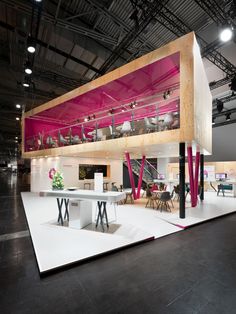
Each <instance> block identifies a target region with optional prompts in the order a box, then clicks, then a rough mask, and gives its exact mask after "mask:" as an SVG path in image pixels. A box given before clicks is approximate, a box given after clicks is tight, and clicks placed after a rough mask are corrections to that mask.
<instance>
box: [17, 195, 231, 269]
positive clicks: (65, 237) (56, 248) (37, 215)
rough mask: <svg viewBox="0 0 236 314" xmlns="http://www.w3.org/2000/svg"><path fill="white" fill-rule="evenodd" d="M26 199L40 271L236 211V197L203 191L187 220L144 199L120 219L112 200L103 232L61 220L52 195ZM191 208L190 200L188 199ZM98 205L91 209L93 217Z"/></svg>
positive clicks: (188, 211) (124, 207)
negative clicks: (202, 201)
mask: <svg viewBox="0 0 236 314" xmlns="http://www.w3.org/2000/svg"><path fill="white" fill-rule="evenodd" d="M22 200H23V204H24V208H25V213H26V217H27V221H28V225H29V229H30V234H31V238H32V242H33V246H34V250H35V254H36V257H37V262H38V266H39V271H40V273H43V272H46V271H50V270H52V269H55V268H58V267H62V266H65V265H68V264H71V263H75V262H78V261H82V260H85V259H87V258H91V257H93V256H98V255H100V254H103V253H106V252H111V251H114V250H116V249H118V248H123V247H126V246H129V245H132V244H135V243H138V242H141V241H145V240H151V239H157V238H159V237H162V236H165V235H168V234H172V233H174V232H179V231H181V230H183V229H184V228H186V227H189V226H191V225H194V224H197V223H200V222H203V221H206V220H209V219H213V218H216V217H219V216H222V215H226V214H229V213H232V212H235V211H236V201H235V198H233V197H217V196H216V193H214V192H207V193H205V201H204V203H203V204H198V206H197V207H195V208H187V209H186V217H187V218H185V219H179V218H178V212H177V211H174V212H173V213H166V212H164V211H163V212H160V211H157V210H153V209H150V208H145V201H143V202H137V203H136V204H135V205H129V204H126V205H119V206H118V207H117V220H116V221H115V211H114V207H113V204H112V205H109V206H108V208H107V211H108V219H109V224H110V227H109V229H108V230H105V232H102V229H101V228H97V229H96V228H95V224H94V223H93V224H91V225H89V226H88V227H86V228H85V229H80V230H79V229H75V228H70V227H67V226H60V225H58V224H57V216H58V208H57V203H56V199H55V198H53V197H39V196H38V194H36V193H30V192H24V193H22ZM187 206H188V203H187ZM95 212H96V206H95V205H94V207H93V219H95Z"/></svg>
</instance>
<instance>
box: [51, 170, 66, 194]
mask: <svg viewBox="0 0 236 314" xmlns="http://www.w3.org/2000/svg"><path fill="white" fill-rule="evenodd" d="M52 188H53V189H54V190H63V189H64V178H63V175H62V173H61V172H60V171H56V172H55V173H54V175H53V178H52Z"/></svg>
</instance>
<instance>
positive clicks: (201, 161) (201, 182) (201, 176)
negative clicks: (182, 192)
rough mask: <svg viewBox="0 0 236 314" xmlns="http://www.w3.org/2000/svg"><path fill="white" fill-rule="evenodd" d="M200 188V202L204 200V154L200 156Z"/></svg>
mask: <svg viewBox="0 0 236 314" xmlns="http://www.w3.org/2000/svg"><path fill="white" fill-rule="evenodd" d="M200 186H201V193H200V200H201V201H203V200H204V154H201V155H200Z"/></svg>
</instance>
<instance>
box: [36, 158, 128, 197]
mask: <svg viewBox="0 0 236 314" xmlns="http://www.w3.org/2000/svg"><path fill="white" fill-rule="evenodd" d="M79 164H91V165H94V164H96V165H100V164H101V165H109V166H110V176H109V177H108V178H107V181H110V182H116V185H117V186H119V185H120V184H122V183H123V161H122V160H120V159H117V160H109V161H107V160H105V161H104V159H98V158H78V157H48V158H34V159H32V160H31V192H39V191H40V190H44V189H50V188H51V185H52V182H51V180H50V179H49V176H48V172H49V170H50V169H51V168H55V169H56V170H59V171H61V172H62V173H63V176H64V184H65V187H69V186H76V187H78V188H84V181H83V180H79Z"/></svg>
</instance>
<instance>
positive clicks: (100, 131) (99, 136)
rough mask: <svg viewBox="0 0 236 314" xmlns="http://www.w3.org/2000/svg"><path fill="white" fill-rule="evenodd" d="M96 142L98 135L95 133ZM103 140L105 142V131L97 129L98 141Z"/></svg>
mask: <svg viewBox="0 0 236 314" xmlns="http://www.w3.org/2000/svg"><path fill="white" fill-rule="evenodd" d="M105 139H106V138H105ZM95 140H96V133H95ZM102 140H104V134H103V131H102V129H97V141H102Z"/></svg>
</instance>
